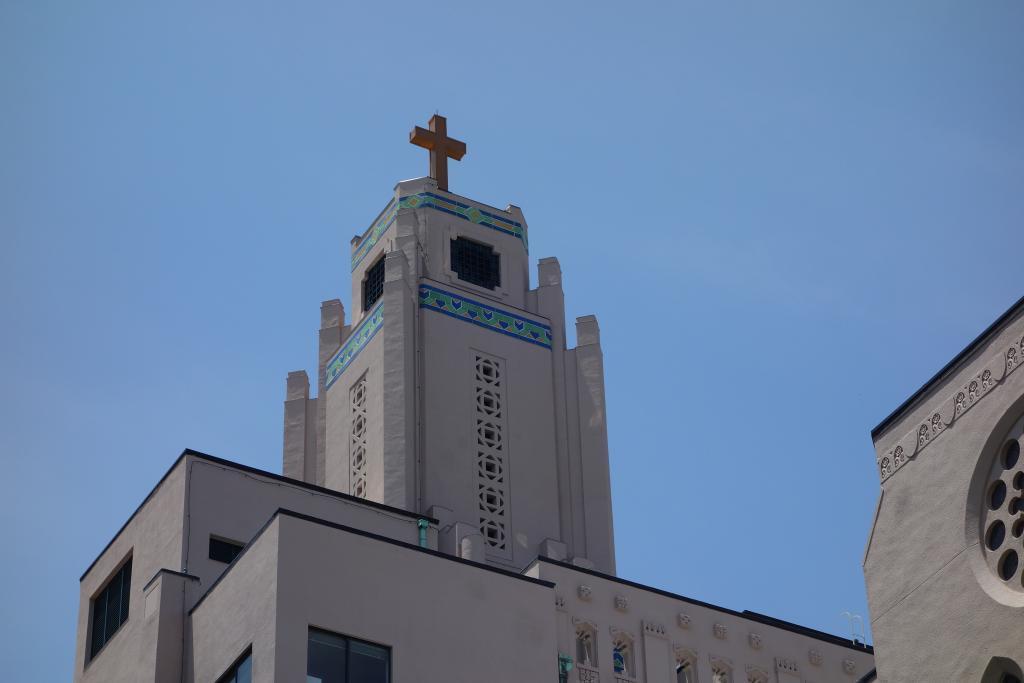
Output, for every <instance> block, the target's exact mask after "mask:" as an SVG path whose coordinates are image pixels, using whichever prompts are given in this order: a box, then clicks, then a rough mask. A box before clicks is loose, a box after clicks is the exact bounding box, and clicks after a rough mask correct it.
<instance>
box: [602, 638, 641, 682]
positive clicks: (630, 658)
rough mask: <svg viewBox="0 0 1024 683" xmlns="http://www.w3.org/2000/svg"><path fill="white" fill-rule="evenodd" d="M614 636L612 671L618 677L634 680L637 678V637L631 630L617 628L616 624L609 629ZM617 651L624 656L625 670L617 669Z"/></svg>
mask: <svg viewBox="0 0 1024 683" xmlns="http://www.w3.org/2000/svg"><path fill="white" fill-rule="evenodd" d="M608 631H609V633H611V636H612V673H614V674H615V676H616V678H618V679H623V678H625V679H629V680H633V679H635V678H636V637H635V636H634V635H633V634H632V633H630V632H629V631H623V630H622V629H617V628H615V627H614V626H613V627H611V628H609V629H608ZM616 653H618V654H620V655H621V656H622V660H623V661H622V664H623V670H622V671H617V670H615V666H616V661H615V655H616Z"/></svg>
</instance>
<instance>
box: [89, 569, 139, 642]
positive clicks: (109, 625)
mask: <svg viewBox="0 0 1024 683" xmlns="http://www.w3.org/2000/svg"><path fill="white" fill-rule="evenodd" d="M131 584H132V561H131V560H128V561H127V562H125V563H124V566H122V567H121V569H119V570H118V572H117V573H116V574H114V575H113V576H112V577H111V578H110V581H108V582H107V585H106V586H105V587H104V588H103V590H101V591H100V593H99V595H97V596H96V597H95V598H94V599H93V601H92V641H91V642H90V643H89V655H90V657H95V656H96V653H97V652H99V651H100V649H101V648H102V647H103V646H104V645H105V644H106V643H107V641H108V640H110V638H111V637H112V636H113V635H114V633H116V632H117V629H118V628H120V626H121V624H123V623H124V622H125V621H127V620H128V598H129V596H130V594H131Z"/></svg>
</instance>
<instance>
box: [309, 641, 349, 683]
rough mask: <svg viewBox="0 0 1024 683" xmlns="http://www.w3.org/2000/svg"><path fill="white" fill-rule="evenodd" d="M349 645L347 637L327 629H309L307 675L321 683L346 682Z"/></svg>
mask: <svg viewBox="0 0 1024 683" xmlns="http://www.w3.org/2000/svg"><path fill="white" fill-rule="evenodd" d="M347 650H348V646H347V643H346V642H345V639H344V638H342V637H340V636H336V635H334V634H333V633H327V632H326V631H317V630H314V629H310V630H309V649H308V652H307V655H306V675H308V676H312V677H314V678H316V679H318V680H319V681H321V683H346V681H345V669H346V666H347V663H348V656H347V655H348V652H347Z"/></svg>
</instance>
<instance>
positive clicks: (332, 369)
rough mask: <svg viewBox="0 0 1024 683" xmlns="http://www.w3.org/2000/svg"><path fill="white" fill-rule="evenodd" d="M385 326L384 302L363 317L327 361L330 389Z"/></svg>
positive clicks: (326, 380) (328, 385)
mask: <svg viewBox="0 0 1024 683" xmlns="http://www.w3.org/2000/svg"><path fill="white" fill-rule="evenodd" d="M383 326H384V304H383V303H382V304H379V305H378V306H377V308H375V309H373V312H372V313H370V315H368V316H366V317H365V318H363V321H362V322H361V323H359V327H357V328H356V331H355V332H353V333H352V334H350V335H349V337H348V339H347V340H346V341H345V343H344V344H342V346H341V348H340V349H338V352H337V353H336V354H334V356H332V357H331V359H330V360H329V361H327V370H326V375H327V376H326V379H325V386H326V388H328V389H330V388H331V385H332V384H334V381H335V380H336V379H338V378H339V377H340V376H341V373H343V372H345V369H346V368H347V367H348V366H349V365H351V364H352V361H353V360H355V357H356V356H358V355H359V352H360V351H362V350H363V348H364V347H365V346H366V345H367V344H368V343H370V340H371V339H373V337H374V335H376V334H377V331H378V330H380V328H381V327H383Z"/></svg>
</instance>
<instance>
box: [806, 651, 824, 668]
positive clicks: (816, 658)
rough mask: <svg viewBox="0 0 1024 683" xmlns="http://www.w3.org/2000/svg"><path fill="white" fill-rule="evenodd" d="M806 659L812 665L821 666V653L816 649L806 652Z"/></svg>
mask: <svg viewBox="0 0 1024 683" xmlns="http://www.w3.org/2000/svg"><path fill="white" fill-rule="evenodd" d="M807 659H808V660H809V661H810V662H811V664H813V665H814V666H821V661H822V656H821V653H820V652H818V651H817V650H811V651H810V652H808V653H807Z"/></svg>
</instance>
